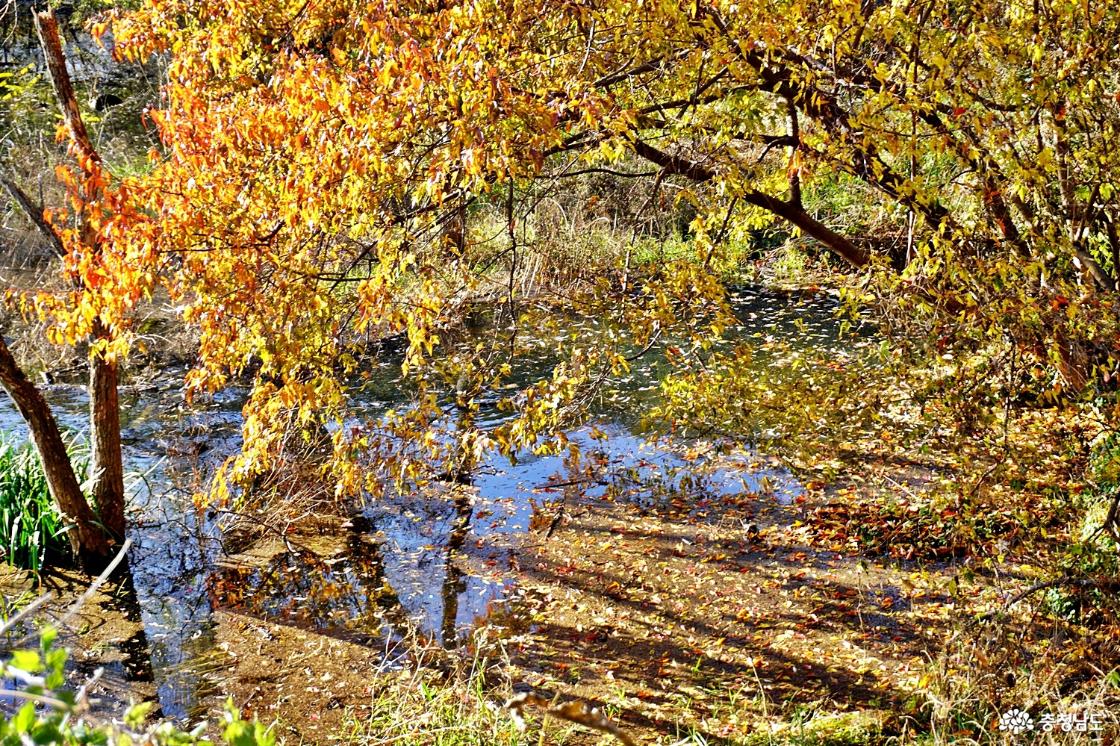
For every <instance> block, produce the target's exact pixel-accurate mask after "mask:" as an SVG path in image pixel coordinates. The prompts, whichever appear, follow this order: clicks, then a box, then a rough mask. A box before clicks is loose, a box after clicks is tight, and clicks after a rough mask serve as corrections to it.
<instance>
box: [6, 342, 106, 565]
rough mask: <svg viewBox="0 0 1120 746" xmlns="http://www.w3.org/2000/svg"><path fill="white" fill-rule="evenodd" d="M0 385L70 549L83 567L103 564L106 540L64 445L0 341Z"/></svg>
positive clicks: (51, 418)
mask: <svg viewBox="0 0 1120 746" xmlns="http://www.w3.org/2000/svg"><path fill="white" fill-rule="evenodd" d="M0 385H3V387H4V390H5V391H7V392H8V395H9V396H11V397H12V401H13V402H15V405H16V408H17V409H18V410H19V413H20V414H21V415H22V416H23V419H24V421H25V422H27V428H28V430H30V431H31V442H32V443H34V444H35V449H36V450H37V451H38V452H39V458H40V459H41V460H42V462H43V473H44V474H46V478H47V487H48V489H49V490H50V493H51V497H52V498H53V499H54V501H55V504H57V505H58V509H59V511H60V512H61V513H62V515H63V517H64V518H65V519H66V520H67V521H69V522H71V523H73V525H74V528H73V529H71V531H70V546H71V547H73V549H74V554H75V555H77V558H78V561H79V563H80V564H81V565H82V566H83V567H87V568H89V567H96V566H97V565H99V564H104V562H105V560H106V559H108V557H109V556H110V546H109V538H108V537H107V536H106V535H105V533H104V532H103V531H102V530H101V528H100V527H99V526H98V520H97V516H96V515H94V512H93V510H92V509H91V508H90V507H89V504H88V503H87V502H86V498H85V496H84V495H83V494H82V488H81V485H79V484H78V478H77V476H76V475H75V474H74V468H73V466H72V465H71V464H70V456H69V454H67V453H66V444H65V443H64V442H63V441H62V433H61V431H60V430H59V428H58V422H56V421H55V419H54V415H53V414H51V410H50V406H49V405H48V404H47V400H46V399H44V398H43V394H42V392H40V391H39V389H38V388H36V387H35V384H33V383H31V381H29V380H28V378H27V376H26V375H25V374H24V372H23V371H22V370H21V369H20V367H19V365H18V364H17V363H16V360H15V358H14V357H13V356H12V353H11V351H10V350H9V349H8V345H7V343H5V342H4V339H3V338H2V337H0Z"/></svg>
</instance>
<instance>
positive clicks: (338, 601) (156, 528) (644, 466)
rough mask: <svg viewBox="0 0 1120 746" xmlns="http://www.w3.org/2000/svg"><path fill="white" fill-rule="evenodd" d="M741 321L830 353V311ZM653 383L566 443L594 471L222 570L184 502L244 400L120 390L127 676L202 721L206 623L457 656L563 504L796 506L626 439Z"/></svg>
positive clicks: (755, 306) (399, 505)
mask: <svg viewBox="0 0 1120 746" xmlns="http://www.w3.org/2000/svg"><path fill="white" fill-rule="evenodd" d="M734 304H735V307H736V310H737V313H738V316H739V320H740V322H741V325H740V326H739V327H737V328H736V329H734V330H732V334H733V335H734V336H736V337H738V338H740V339H742V338H755V337H758V336H762V337H763V338H785V339H797V340H799V344H803V345H809V346H814V347H818V348H829V349H832V348H837V349H838V347H839V346H838V344H837V334H836V323H835V320H834V319H833V318H832V315H831V314H832V310H833V309H834V307H835V302H834V301H832V300H831V299H829V298H827V297H823V296H816V297H814V298H811V299H809V300H808V301H805V300H804V299H802V300H791V299H789V298H786V297H784V296H775V295H766V294H760V293H757V292H753V291H746V292H744V293H742V294H740V295H739V296H737V297H736V299H735V300H734ZM799 319H800V320H804V321H806V322H807V323H808V327H807V329H806V328H805V327H803V326H800V325H798V323H797V322H798V320H799ZM542 350H543V352H542V355H543V356H544V357H542V358H541V360H539V361H537V369H534V370H532V371H529V372H530V373H532V374H535V375H539V374H540V373H541V369H547V368H548V367H549V365H550V363H549V360H548V359H547V356H548V355H549V354H551V350H548V349H547V345H542ZM530 367H532V366H531V365H530ZM378 370H379V371H380V374H379V375H380V376H381V378H383V379H384V380H381V378H379V379H378V381H374V382H372V383H371V384H368V385H367V390H368V393H369V396H368V397H367V398H366V399H364V400H361V401H356V402H355V408H356V409H357V410H361V411H362V413H363V414H365V415H372V416H377V415H378V413H380V412H382V411H384V409H386V408H387V407H389V406H392V405H393V403H394V401H393V399H394V397H397V398H399V397H400V396H401V393H400V390H399V386H398V385H397V383H396V380H395V378H394V376H395V375H396V370H395V366H393V365H391V364H385V365H383V366H381V367H379V368H378ZM663 372H664V370H663V368H662V367H661V366H660V365H659V364H658V363H656V361H651V364H650V365H648V366H646V367H644V368H635V369H634V371H633V372H632V373H631V374H629V375H628V377H627V378H626V379H625V380H621V381H618V382H617V383H618V389H619V392H620V394H619V396H617V397H615V398H613V399H611V398H609V397H608V401H607V402H606V406H605V408H604V410H603V411H601V412H599V413H598V417H599V419H598V421H597V422H595V423H592V425H594V426H597V428H598V429H599V430H600V431H602V432H604V433H605V434H606V435H607V436H608V437H607V439H606V440H604V441H601V440H599V439H597V438H593V437H592V425H589V426H588V427H587V428H583V429H580V430H577V431H576V432H575V433H573V434H572V436H571V439H572V440H573V441H574V442H576V443H577V444H579V445H580V446H581V447H582V448H583V449H584V452H585V455H586V458H585V459H584V463H583V465H582V466H581V467H580V468H581V469H583V470H584V471H582V472H575V471H574V467H573V466H572V465H571V464H568V463H566V462H565V460H564V459H563V458H562V457H559V456H555V457H542V456H535V455H533V454H530V453H523V454H519V459H518V462H517V463H516V464H515V465H511V464H510V463H509V462H508V461H506V460H504V459H501V458H499V457H491V458H488V459H487V460H485V461H484V462H483V463H480V464H477V465H472V466H474V467H475V468H474V469H473V474H472V475H471V478H470V479H469V480H460V481H469V482H470V483H469V484H458V483H455V482H454V481H453V482H452V483H449V484H445V485H441V486H440V487H439V488H438V489H435V490H432V491H431V493H430V494H426V495H424V496H418V495H403V496H402V495H393V496H389V497H386V498H385V499H382V500H378V501H376V502H375V503H373V504H371V505H369V506H367V507H365V508H364V509H363V510H362V512H361V514H360V515H358V516H356V517H355V518H354V519H353V520H352V521H351V524H352V525H351V526H350V527H348V528H340V529H338V531H336V532H335V534H336V535H334V536H326V537H320V538H321V539H322V541H316V542H315V546H304V547H300V546H294V545H293V546H291V547H289V546H287V545H286V544H285V543H284V542H283V541H282V540H277V541H276V543H275V545H274V546H272V547H271V548H268V547H267V546H265V547H257V548H256V549H254V550H253V551H252V552H251V553H245V554H242V555H234V556H232V557H228V558H222V557H221V553H220V541H219V538H220V530H219V527H218V526H217V525H216V523H215V521H214V520H213V519H212V518H211V517H208V516H206V515H202V514H200V513H199V512H198V511H196V510H195V508H194V506H193V505H192V504H191V501H190V495H191V494H192V493H193V492H194V490H195V489H196V488H197V486H198V485H200V484H201V483H202V481H203V480H205V479H206V477H207V475H208V474H209V473H210V472H211V470H212V468H213V466H214V465H215V464H217V463H219V462H220V461H221V460H222V459H224V458H225V457H226V456H228V455H229V454H230V453H232V452H234V451H235V450H236V449H237V448H238V447H239V445H240V439H239V428H240V423H241V415H240V407H241V401H242V397H243V392H241V391H239V390H236V389H230V390H227V391H224V392H222V393H220V394H218V395H217V396H216V397H215V398H214V400H213V401H211V402H209V403H207V404H204V405H202V406H199V407H196V408H192V409H186V408H185V407H184V406H183V404H182V399H181V395H180V393H179V386H178V383H179V378H180V375H179V374H180V373H181V371H179V372H177V371H169V373H168V378H167V380H166V381H163V382H161V383H160V384H158V385H156V386H149V387H145V388H143V389H139V390H138V389H132V390H129V389H127V388H126V389H125V390H124V391H123V392H122V402H123V404H124V411H123V412H122V415H123V420H124V424H125V433H124V437H125V444H126V454H125V456H126V462H127V468H128V469H130V470H132V471H140V472H144V473H146V475H147V476H146V479H145V480H143V481H141V482H138V483H137V484H135V485H134V486H133V492H132V493H133V495H134V497H133V500H132V504H131V506H130V526H131V527H130V530H129V536H130V538H132V540H133V542H134V543H135V546H134V549H133V550H132V553H131V557H130V559H131V566H132V571H133V580H134V591H135V599H136V602H137V604H138V607H139V613H140V616H141V618H142V620H143V623H144V628H145V632H146V638H147V639H146V644H147V645H149V646H150V667H145V666H143V665H138V666H137V667H136V668H135V669H133V668H131V666H130V667H129V668H128V670H126V671H125V674H126V675H131V676H136V677H146V676H154V679H155V682H156V684H157V687H158V694H159V700H160V705H161V707H162V709H163V711H164V713H165V714H166V715H169V716H172V717H179V718H182V717H188V716H191V715H192V714H194V713H195V711H196V709H197V708H198V707H199V706H200V705H201V704H202V703H203V700H204V699H205V698H206V697H207V696H209V695H210V694H211V693H213V689H214V684H212V683H211V681H212V677H211V676H210V674H211V673H213V672H215V671H217V670H218V669H220V668H221V667H223V666H225V665H226V661H224V660H223V659H222V658H221V654H220V653H218V652H217V651H216V650H215V640H214V632H213V624H212V622H211V616H212V609H213V608H227V609H230V610H234V611H237V612H239V613H246V614H251V615H254V616H258V617H261V618H264V619H269V620H273V621H276V622H278V623H283V624H292V625H298V626H300V627H304V628H307V629H312V630H315V631H318V632H322V633H325V634H331V635H335V636H341V637H345V638H347V639H350V640H354V641H358V642H369V643H371V644H372V643H378V644H381V643H384V642H386V641H388V642H393V641H395V640H397V639H400V638H401V637H402V636H404V635H406V634H408V632H409V630H417V631H418V632H419V633H420V634H421V635H422V636H424V637H427V638H428V639H431V640H436V641H439V642H440V643H441V644H443V645H445V646H447V647H455V646H457V645H459V644H461V643H462V642H463V641H465V640H466V639H467V638H468V637H469V635H470V634H471V633H472V632H473V630H475V629H476V628H477V627H478V625H480V624H482V623H484V622H485V620H487V619H491V618H493V617H494V616H504V617H509V615H510V614H511V613H513V614H515V613H516V606H517V598H518V596H517V593H518V591H517V588H516V585H515V583H514V573H513V571H512V570H511V569H510V567H511V564H512V559H513V555H512V552H513V548H514V543H515V541H516V539H517V537H519V536H521V535H523V534H524V533H525V532H527V531H529V530H530V525H531V524H532V523H533V519H534V514H535V512H537V511H539V513H537V514H538V515H540V516H548V519H546V520H545V522H544V524H545V526H544V527H545V528H546V529H547V527H548V525H549V523H550V520H549V519H551V518H553V517H555V516H556V515H557V514H558V510H559V507H560V506H552V504H553V503H554V502H556V501H557V500H563V501H565V502H569V503H570V502H571V501H573V500H577V499H588V498H591V499H594V498H597V497H602V496H604V495H606V494H608V492H609V491H610V493H611V494H612V495H615V494H621V495H624V496H626V497H627V498H628V499H637V500H639V501H644V502H645V503H647V504H649V505H654V504H656V503H657V502H658V501H659V500H661V499H664V498H665V497H667V496H671V495H672V494H674V493H677V494H679V493H681V492H687V493H688V494H689V495H691V496H697V495H701V496H702V495H706V496H720V495H727V494H732V493H737V492H744V491H754V492H757V491H765V490H764V488H763V483H764V480H765V483H767V484H772V485H775V487H776V490H775V491H776V493H777V494H778V496H779V498H781V499H790V498H792V497H793V496H795V495H796V494H797V492H798V491H799V487H798V486H797V484H796V483H795V482H794V481H793V480H792V479H791V478H790V477H789V476H788V474H786V473H785V472H783V471H781V470H780V469H778V468H776V467H772V466H768V467H767V466H764V467H763V468H761V469H760V468H759V466H758V464H755V463H753V462H752V461H753V460H752V458H751V457H750V456H749V455H747V456H744V457H743V458H742V459H741V463H738V464H736V463H734V462H733V461H729V460H727V459H724V460H723V461H722V462H721V463H720V465H719V466H718V468H717V467H715V466H712V465H708V464H705V463H704V462H703V460H702V459H701V460H700V461H699V462H696V461H686V460H685V459H683V458H681V457H680V456H679V455H677V454H676V453H675V452H674V451H673V450H672V449H671V448H666V447H662V446H659V445H657V444H651V443H648V442H646V441H645V440H644V439H642V438H641V437H639V436H637V435H635V434H634V433H633V431H632V429H631V428H632V427H633V426H634V425H635V424H636V423H635V421H636V416H635V412H636V411H638V410H640V409H641V401H642V399H643V398H644V397H651V396H653V395H654V394H655V388H656V386H655V384H656V382H657V379H658V377H659V376H660V375H661V374H662V373H663ZM46 393H47V395H48V398H49V399H50V400H51V402H52V404H53V405H54V407H55V411H56V414H57V416H58V417H59V419H60V421H62V423H63V424H64V425H67V426H69V427H72V428H74V429H79V430H80V429H82V428H83V427H84V426H85V420H86V411H87V410H86V399H85V394H84V391H83V390H82V389H81V388H80V387H67V386H52V387H48V390H47V392H46ZM484 405H485V402H484ZM449 414H450V413H449ZM502 416H503V415H502V414H500V413H498V412H497V411H495V410H494V409H493V407H487V406H483V408H482V409H481V411H479V412H478V422H479V425H480V426H482V427H489V426H492V425H493V424H495V423H497V422H499V421H500V420H501V417H502ZM466 426H470V423H469V422H467V423H466ZM0 430H4V431H8V432H13V433H16V434H18V435H25V433H26V431H25V429H24V427H23V423H22V421H21V420H20V419H19V417H18V415H17V413H16V412H15V410H14V408H12V407H11V406H10V404H9V403H8V402H6V401H3V402H0ZM565 484H566V485H567V486H562V485H565ZM552 485H555V487H553V486H552ZM635 485H638V487H637V488H636V487H635ZM622 487H625V489H622ZM536 527H538V528H539V527H540V525H539V523H538V524H537V526H536ZM144 644H145V643H144V641H141V640H139V639H137V640H134V641H131V642H130V643H128V646H129V648H130V649H131V650H135V652H136V654H137V655H139V657H141V658H142V657H143V656H142V654H141V653H140V651H139V650H138V648H140V647H142V646H143V645H144Z"/></svg>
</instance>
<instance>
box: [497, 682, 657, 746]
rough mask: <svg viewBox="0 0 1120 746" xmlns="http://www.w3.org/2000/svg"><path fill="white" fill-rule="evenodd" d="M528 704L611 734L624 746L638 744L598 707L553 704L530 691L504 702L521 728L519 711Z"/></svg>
mask: <svg viewBox="0 0 1120 746" xmlns="http://www.w3.org/2000/svg"><path fill="white" fill-rule="evenodd" d="M529 705H532V706H534V707H538V708H540V709H541V710H542V711H543V712H544V714H545V715H548V716H549V717H554V718H556V719H558V720H566V721H567V722H569V723H575V724H576V725H582V726H584V727H585V728H591V729H592V730H596V731H599V732H600V733H607V734H609V735H612V736H614V737H615V738H617V739H618V740H619V742H620V743H622V744H623V745H624V746H638V742H637V741H635V740H634V739H633V738H631V737H630V736H628V735H626V733H624V732H623V731H622V730H620V729H619V727H618V726H617V725H615V724H614V723H612V722H611V721H610V720H608V719H607V718H606V716H605V715H603V713H602V711H601V710H600V709H599V708H598V707H591V706H589V705H588V704H587V703H585V702H578V701H576V700H572V701H570V702H564V703H563V704H559V705H558V704H555V701H552V702H550V701H548V700H547V699H545V698H544V697H541V696H539V695H536V694H532V693H522V694H518V695H516V696H514V697H513V698H511V699H510V700H509V701H508V702H506V704H505V709H507V710H509V713H510V715H511V716H512V717H513V720H514V722H515V723H516V724H517V726H518V727H519V728H521V729H522V730H524V728H525V719H524V718H523V717H522V712H521V711H522V710H523V709H525V707H527V706H529Z"/></svg>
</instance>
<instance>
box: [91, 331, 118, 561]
mask: <svg viewBox="0 0 1120 746" xmlns="http://www.w3.org/2000/svg"><path fill="white" fill-rule="evenodd" d="M97 336H98V337H101V336H103V335H102V333H101V330H98V333H97ZM89 440H90V462H89V469H90V476H91V477H92V479H93V490H92V493H93V500H94V502H95V503H96V504H97V512H98V513H99V514H100V516H101V523H102V525H104V526H105V528H106V529H107V530H108V531H109V533H111V534H112V535H113V536H114V537H115V538H117V539H123V538H124V528H125V521H124V465H123V463H122V458H121V410H120V401H119V397H118V394H117V363H116V361H115V360H108V359H106V358H105V356H104V355H100V354H98V355H94V356H93V357H91V358H90V361H89Z"/></svg>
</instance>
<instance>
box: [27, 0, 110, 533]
mask: <svg viewBox="0 0 1120 746" xmlns="http://www.w3.org/2000/svg"><path fill="white" fill-rule="evenodd" d="M35 30H36V32H37V33H38V35H39V44H40V46H42V48H43V56H44V57H45V58H46V61H47V72H48V73H49V75H50V79H51V85H52V87H53V88H54V94H55V98H57V99H58V105H59V108H60V109H61V110H62V119H63V122H64V123H65V125H66V129H67V131H68V132H69V134H70V140H71V142H72V143H73V145H74V148H75V149H76V150H77V153H76V155H77V156H78V165H79V166H80V167H81V169H82V170H83V171H84V172H86V174H87V176H88V175H91V174H92V173H94V172H95V169H96V167H97V166H98V165H99V164H100V163H101V156H100V155H99V154H98V152H97V150H96V149H95V148H94V147H93V142H92V141H91V140H90V138H89V132H88V131H87V130H86V126H85V122H83V121H82V115H81V111H80V110H79V108H78V99H77V96H75V95H74V86H73V85H72V83H71V81H70V73H69V72H68V71H67V69H66V56H65V55H64V53H63V50H62V39H61V37H60V36H59V33H58V22H57V21H56V20H55V17H54V14H53V13H52V12H51V11H49V10H46V11H41V12H39V13H36V14H35ZM84 197H85V199H87V200H89V201H94V200H96V199H97V198H98V197H100V194H97V193H92V194H85V195H84ZM81 237H82V244H83V246H84V247H86V248H87V249H88V250H89V251H90V252H92V253H94V254H96V253H97V252H98V251H100V247H99V246H98V239H97V231H96V230H95V229H94V227H93V226H92V225H91V224H90V222H89V221H88V220H87V219H86V218H85V217H84V216H83V218H82V225H81ZM111 338H112V334H111V332H110V330H109V329H107V328H105V327H104V326H103V325H102V324H101V323H100V322H95V324H94V328H93V339H94V340H95V341H99V340H109V339H111ZM89 366H90V367H89V419H90V476H91V477H92V479H93V498H94V500H95V502H96V503H97V509H98V512H99V513H100V514H101V520H102V523H103V525H104V527H105V529H106V530H108V531H109V532H110V533H111V534H112V535H113V536H114V537H116V538H124V529H125V520H124V468H123V466H122V463H121V415H120V403H119V399H118V394H117V363H116V361H115V360H111V359H107V358H106V357H105V356H104V355H102V354H100V353H94V354H93V355H91V357H90V361H89Z"/></svg>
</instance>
